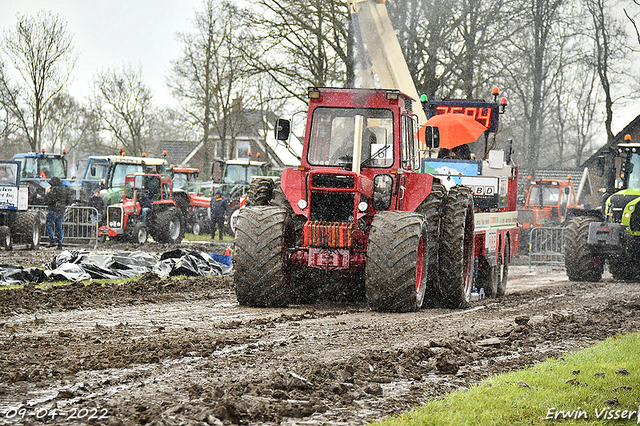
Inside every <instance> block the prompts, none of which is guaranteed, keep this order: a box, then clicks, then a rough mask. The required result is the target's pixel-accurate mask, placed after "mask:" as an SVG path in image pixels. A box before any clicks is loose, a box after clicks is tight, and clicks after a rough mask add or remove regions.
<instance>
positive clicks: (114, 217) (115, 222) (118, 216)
mask: <svg viewBox="0 0 640 426" xmlns="http://www.w3.org/2000/svg"><path fill="white" fill-rule="evenodd" d="M123 216H124V210H123V209H122V207H111V206H110V207H108V208H107V225H109V226H110V227H112V228H121V227H122V217H123Z"/></svg>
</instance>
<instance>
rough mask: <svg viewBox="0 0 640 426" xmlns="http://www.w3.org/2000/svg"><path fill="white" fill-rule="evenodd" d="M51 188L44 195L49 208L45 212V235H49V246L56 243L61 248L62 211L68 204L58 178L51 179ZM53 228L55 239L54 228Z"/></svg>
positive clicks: (67, 198) (65, 193)
mask: <svg viewBox="0 0 640 426" xmlns="http://www.w3.org/2000/svg"><path fill="white" fill-rule="evenodd" d="M49 183H50V184H51V187H50V188H49V191H48V192H47V194H46V195H45V203H46V205H47V207H48V208H49V211H48V212H47V222H46V226H47V234H48V235H49V246H53V245H54V244H56V243H57V245H58V248H59V249H61V248H62V238H63V235H62V220H63V219H64V211H65V209H66V208H67V205H68V204H69V197H68V194H67V191H66V190H65V189H64V188H63V187H62V181H61V180H60V178H57V177H55V176H54V177H52V178H51V181H50V182H49ZM54 226H55V237H54V228H53V227H54Z"/></svg>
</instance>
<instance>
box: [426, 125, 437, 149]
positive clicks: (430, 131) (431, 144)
mask: <svg viewBox="0 0 640 426" xmlns="http://www.w3.org/2000/svg"><path fill="white" fill-rule="evenodd" d="M424 141H425V143H426V144H427V148H430V149H433V148H438V147H440V129H438V128H437V127H434V126H426V127H425V128H424Z"/></svg>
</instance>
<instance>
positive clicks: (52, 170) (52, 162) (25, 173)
mask: <svg viewBox="0 0 640 426" xmlns="http://www.w3.org/2000/svg"><path fill="white" fill-rule="evenodd" d="M21 161H22V177H23V178H32V179H33V178H35V179H41V178H42V179H51V178H52V177H54V176H55V177H57V178H60V179H66V178H67V169H66V167H65V164H64V159H62V157H54V158H42V157H26V158H23V159H21Z"/></svg>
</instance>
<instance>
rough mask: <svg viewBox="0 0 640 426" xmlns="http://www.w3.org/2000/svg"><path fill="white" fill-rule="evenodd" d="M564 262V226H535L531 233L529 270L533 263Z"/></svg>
mask: <svg viewBox="0 0 640 426" xmlns="http://www.w3.org/2000/svg"><path fill="white" fill-rule="evenodd" d="M534 263H537V264H549V263H552V264H554V263H555V264H564V228H562V227H554V228H545V227H540V228H533V229H531V234H529V270H531V265H532V264H534Z"/></svg>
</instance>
